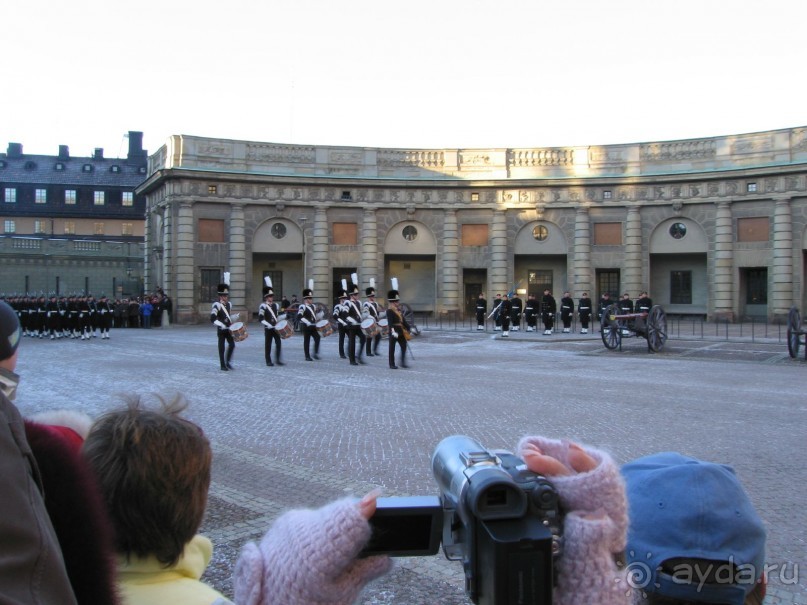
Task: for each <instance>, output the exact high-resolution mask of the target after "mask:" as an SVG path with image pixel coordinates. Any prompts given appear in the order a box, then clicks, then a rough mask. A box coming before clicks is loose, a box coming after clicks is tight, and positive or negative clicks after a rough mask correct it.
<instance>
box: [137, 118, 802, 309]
mask: <svg viewBox="0 0 807 605" xmlns="http://www.w3.org/2000/svg"><path fill="white" fill-rule="evenodd" d="M136 195H138V196H140V195H143V196H145V198H146V226H145V234H144V236H145V245H146V267H145V271H146V276H145V280H146V283H147V284H151V283H154V284H161V285H163V287H164V288H165V290H166V292H168V293H169V294H170V295H172V296H173V298H174V301H175V308H176V312H177V319H178V321H180V322H184V323H191V322H197V321H206V320H207V315H208V313H209V310H210V302H211V301H212V300H214V299H215V297H216V285H217V284H218V283H219V282H220V280H221V279H222V274H223V272H224V271H228V272H230V273H231V292H232V294H231V300H232V302H233V305H234V306H235V307H236V308H240V309H242V310H248V311H254V310H255V309H257V307H258V305H259V303H260V301H261V286H262V282H263V278H264V276H267V275H268V276H271V277H272V280H273V283H274V288H275V292H280V293H282V294H284V295H286V296H287V297H289V298H290V297H291V295H292V294H297V295H298V296H299V295H300V293H301V290H302V289H303V288H304V287H307V285H308V283H309V280H313V283H314V295H315V300H316V301H319V302H323V303H325V304H330V303H331V302H332V301H333V299H334V296H335V293H336V291H337V290H338V289H339V284H340V281H341V280H342V279H343V278H349V275H350V274H351V273H354V272H355V273H358V276H359V281H360V284H359V285H360V287H361V288H362V289H364V288H365V287H367V286H368V285H369V283H370V280H371V279H372V280H374V281H375V284H376V287H377V289H378V290H379V293H380V294H382V297H383V295H384V294H386V290H387V289H388V287H389V284H390V278H392V277H396V278H397V279H398V282H399V284H400V291H401V298H402V300H403V301H404V302H406V303H408V304H409V305H410V306H411V307H412V308H413V309H414V310H415V311H417V312H427V313H433V314H436V315H438V314H444V313H449V314H459V315H463V314H466V313H468V312H469V311H470V309H472V307H473V304H474V301H475V300H476V298H477V297H478V295H479V293H480V292H483V293H485V295H486V296H487V298H488V299H489V300H491V299H492V298H493V297H494V296H495V294H496V293H504V292H508V291H516V292H518V293H519V294H520V295H521V296H522V297H523V298H526V295H527V294H537V295H539V297H540V294H541V293H542V292H543V290H544V289H545V288H549V289H550V290H552V292H553V293H554V295H555V296H556V297H557V298H559V297H560V296H561V295H562V293H563V292H564V291H565V290H568V291H570V292H571V293H572V296H573V297H574V298H578V297H579V296H580V295H581V294H582V292H584V291H585V292H588V293H589V295H590V296H591V298H592V299H594V300H596V299H597V298H598V297H599V296H600V295H601V294H602V293H604V292H606V291H607V292H610V293H611V295H612V296H617V295H619V294H621V293H623V292H628V293H629V294H630V295H631V297H632V298H634V299H635V298H637V297H638V296H639V293H640V292H641V291H643V290H648V291H649V293H650V296H651V297H652V298H653V300H654V302H655V303H656V304H661V305H662V306H663V307H664V308H665V310H666V311H667V313H669V314H688V315H701V316H705V317H706V318H707V319H710V320H711V319H727V320H729V321H735V320H738V319H742V318H745V317H757V318H767V319H768V320H779V319H781V318H782V317H784V316H786V315H787V312H788V310H789V309H790V307H791V306H792V305H794V304H795V305H798V306H799V307H803V302H804V296H805V293H804V288H803V283H804V275H805V250H807V127H799V128H792V129H785V130H776V131H769V132H758V133H750V134H739V135H730V136H721V137H715V138H707V139H693V140H681V141H669V142H657V143H635V144H625V145H608V146H596V147H595V146H590V147H569V148H551V149H541V148H536V149H428V150H427V149H381V148H356V147H333V146H313V145H312V146H309V145H282V144H275V143H261V142H251V141H235V140H227V139H209V138H201V137H194V136H184V135H177V136H172V137H170V138H169V139H168V141H167V142H166V144H165V145H164V146H163V147H161V148H160V149H159V150H158V151H157V152H156V153H155V154H154V155H152V156H151V157H150V158H149V166H148V174H147V177H146V180H145V181H144V182H143V183H142V184H141V185H140V186H139V187H138V188H137V190H136Z"/></svg>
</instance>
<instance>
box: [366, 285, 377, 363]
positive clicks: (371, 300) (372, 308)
mask: <svg viewBox="0 0 807 605" xmlns="http://www.w3.org/2000/svg"><path fill="white" fill-rule="evenodd" d="M364 295H365V296H366V297H367V300H365V301H364V304H363V305H362V307H363V309H364V311H365V313H366V314H367V316H368V317H372V318H373V321H374V322H375V323H376V325H378V320H379V319H381V306H380V305H379V304H378V303H377V302H376V300H375V280H373V279H371V280H370V287H369V288H367V289H366V290H365V291H364ZM365 342H366V345H367V350H366V351H365V353H366V354H367V357H374V356H376V355H378V345H379V344H380V343H381V330H380V329H379V331H378V332H377V333H376V334H375V335H374V336H373V337H372V338H368V337H365ZM370 349H372V350H370Z"/></svg>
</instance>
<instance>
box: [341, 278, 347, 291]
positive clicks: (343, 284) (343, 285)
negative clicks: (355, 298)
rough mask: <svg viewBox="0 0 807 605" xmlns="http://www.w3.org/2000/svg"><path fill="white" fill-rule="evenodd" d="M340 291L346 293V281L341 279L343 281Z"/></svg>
mask: <svg viewBox="0 0 807 605" xmlns="http://www.w3.org/2000/svg"><path fill="white" fill-rule="evenodd" d="M342 290H344V291H345V292H347V280H346V279H343V280H342Z"/></svg>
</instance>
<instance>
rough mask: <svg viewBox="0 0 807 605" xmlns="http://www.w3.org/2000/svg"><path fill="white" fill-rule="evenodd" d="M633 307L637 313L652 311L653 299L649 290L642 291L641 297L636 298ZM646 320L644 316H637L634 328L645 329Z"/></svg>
mask: <svg viewBox="0 0 807 605" xmlns="http://www.w3.org/2000/svg"><path fill="white" fill-rule="evenodd" d="M633 308H634V311H635V312H636V313H650V309H652V308H653V299H651V298H650V297H649V296H648V295H647V292H642V293H641V295H640V296H639V298H637V299H636V303H635V304H634V306H633ZM646 321H647V320H646V319H645V318H644V317H637V318H636V319H635V320H634V321H633V327H634V329H636V330H644V329H645V323H646Z"/></svg>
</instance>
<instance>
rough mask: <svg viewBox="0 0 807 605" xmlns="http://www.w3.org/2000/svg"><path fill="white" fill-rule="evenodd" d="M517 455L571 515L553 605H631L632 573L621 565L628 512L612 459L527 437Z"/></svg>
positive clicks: (567, 444) (571, 445)
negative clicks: (551, 488)
mask: <svg viewBox="0 0 807 605" xmlns="http://www.w3.org/2000/svg"><path fill="white" fill-rule="evenodd" d="M516 453H517V454H518V455H519V456H521V458H523V460H524V462H525V463H526V465H527V468H528V469H529V470H531V471H532V472H534V473H539V474H541V475H544V476H545V477H547V478H548V479H549V480H550V481H551V482H552V484H553V485H554V486H555V488H556V489H557V491H558V495H559V497H560V502H561V505H562V507H563V508H564V509H565V511H566V517H565V519H564V528H563V534H564V544H563V553H562V555H561V556H560V558H559V560H558V561H557V569H558V575H557V584H556V586H555V592H554V595H553V600H552V602H553V605H582V604H587V605H629V604H630V603H631V598H632V596H631V594H632V591H631V588H630V585H629V584H628V580H627V573H626V570H625V569H624V568H620V567H619V566H618V565H617V563H616V558H617V556H618V555H620V554H621V553H622V552H623V551H624V549H625V540H626V534H627V529H628V507H627V502H626V499H625V484H624V482H623V480H622V477H621V476H620V474H619V468H618V467H617V465H616V464H615V463H614V461H613V459H612V458H611V456H610V455H608V454H607V453H605V452H604V451H601V450H597V449H594V448H592V447H589V446H583V445H578V444H576V443H572V442H570V441H566V440H555V439H548V438H546V437H541V436H531V437H523V438H522V439H521V440H520V441H519V443H518V447H517V448H516Z"/></svg>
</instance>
